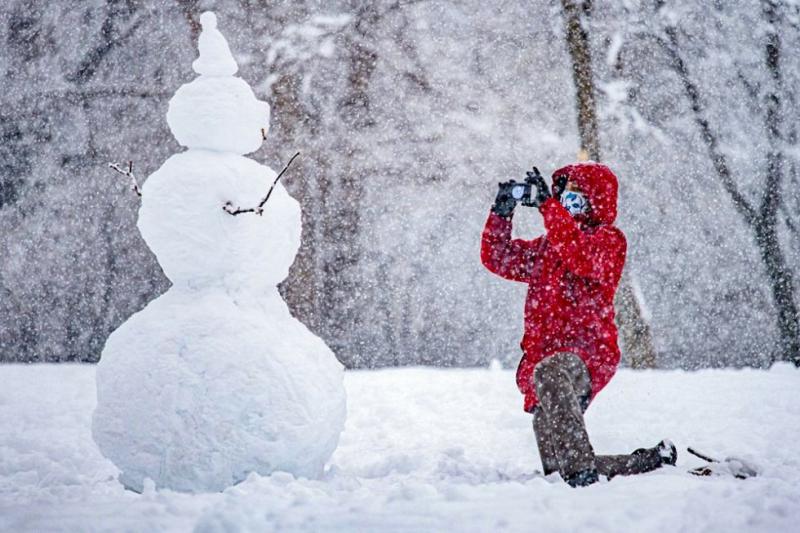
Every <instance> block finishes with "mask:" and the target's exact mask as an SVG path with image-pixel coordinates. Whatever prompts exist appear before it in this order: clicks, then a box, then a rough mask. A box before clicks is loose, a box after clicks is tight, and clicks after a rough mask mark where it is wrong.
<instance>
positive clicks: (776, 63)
mask: <svg viewBox="0 0 800 533" xmlns="http://www.w3.org/2000/svg"><path fill="white" fill-rule="evenodd" d="M760 4H761V12H760V15H761V18H762V21H763V23H764V32H763V40H762V42H763V47H764V48H763V51H762V52H763V56H762V57H763V60H764V63H763V67H764V70H765V72H766V76H765V78H764V79H765V83H764V84H763V87H764V88H763V90H761V88H760V87H748V90H749V91H750V92H752V93H753V94H754V95H755V96H756V97H757V98H760V99H761V105H759V106H758V109H759V112H760V113H761V116H760V120H761V121H763V122H762V126H763V128H764V131H765V133H766V136H765V137H766V144H767V151H766V153H765V157H764V169H763V181H762V186H761V187H760V190H761V198H760V199H759V200H758V202H757V203H753V202H751V201H749V200H748V199H747V198H746V197H745V195H744V194H743V193H742V192H741V190H740V188H739V185H738V180H737V177H736V175H735V172H734V171H733V170H732V169H731V165H730V164H729V163H728V157H726V155H725V153H724V152H723V151H722V149H721V148H720V146H721V142H720V137H721V129H720V128H721V126H722V125H717V128H716V129H715V127H714V125H713V124H712V123H711V120H710V118H709V113H708V110H707V103H706V101H707V100H706V99H705V98H704V97H703V95H702V93H701V88H700V86H699V85H698V83H696V81H695V80H694V79H693V77H692V73H691V72H690V68H689V63H688V59H689V57H688V56H687V54H686V53H685V52H684V50H682V47H681V30H680V28H679V26H678V24H677V22H675V21H674V20H671V19H670V18H669V17H658V16H657V15H658V13H657V12H658V10H659V9H661V8H662V7H663V6H664V2H663V0H658V1H656V2H655V8H656V18H657V19H659V20H662V21H664V22H663V23H662V26H661V27H660V30H659V31H653V30H651V29H649V28H647V29H642V30H637V31H636V32H634V33H633V35H634V36H635V37H638V38H640V39H643V40H647V41H652V42H655V43H656V44H657V45H658V46H659V47H660V49H662V50H663V51H664V53H665V55H666V57H667V60H668V64H669V67H670V68H671V70H672V71H673V72H674V73H675V74H676V75H677V77H678V79H679V81H680V84H681V87H682V88H683V92H684V95H685V97H686V99H687V100H688V103H689V109H690V110H691V116H692V120H693V122H694V123H695V125H696V126H697V128H698V129H699V130H700V138H701V139H702V142H703V144H704V145H705V148H706V150H707V151H708V156H709V158H710V159H711V164H712V167H713V170H714V173H715V174H716V176H717V178H718V179H719V182H720V183H721V185H722V187H723V189H724V190H725V192H727V194H728V196H729V197H730V199H731V202H732V203H733V206H734V208H735V210H736V212H737V213H739V215H740V216H741V217H742V219H743V220H744V222H745V223H746V225H747V226H748V227H749V228H750V230H751V231H752V235H753V237H754V241H755V244H756V247H757V248H758V251H759V256H760V258H761V261H762V263H763V265H764V269H765V272H766V274H767V279H768V281H769V285H770V290H771V295H772V301H773V305H774V307H775V310H776V314H777V325H778V332H779V336H780V341H779V344H780V345H779V351H780V355H779V358H780V359H781V360H783V361H789V362H792V363H794V364H795V365H796V366H800V322H799V321H798V309H797V304H796V302H795V300H794V292H795V285H794V277H793V275H792V270H791V268H790V267H789V265H788V264H787V261H786V256H785V254H784V252H783V250H782V249H781V245H780V240H779V235H778V222H779V218H778V214H779V211H780V210H781V208H782V205H783V199H782V195H781V190H782V187H783V181H784V174H786V173H789V174H790V175H791V172H792V169H793V167H792V165H790V164H788V163H787V158H786V154H785V148H786V146H787V142H792V141H793V138H794V136H795V133H794V129H793V128H790V129H789V133H788V135H787V134H786V133H785V132H784V124H783V107H784V100H785V99H787V96H786V92H785V88H784V85H783V73H782V70H781V58H782V52H781V50H782V49H781V37H780V32H779V30H780V27H781V25H782V24H783V23H784V22H785V20H784V14H783V13H782V11H781V8H780V6H779V3H778V2H775V1H774V0H762V1H761V2H760ZM739 81H740V82H742V83H745V84H748V83H749V82H748V81H747V79H746V78H745V77H744V76H741V75H740V76H739ZM787 137H788V138H787ZM789 229H790V231H791V230H792V227H791V224H790V225H789Z"/></svg>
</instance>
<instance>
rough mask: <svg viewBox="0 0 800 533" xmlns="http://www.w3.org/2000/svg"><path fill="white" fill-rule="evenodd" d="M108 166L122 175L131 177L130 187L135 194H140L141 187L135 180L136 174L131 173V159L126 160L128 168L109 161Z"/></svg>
mask: <svg viewBox="0 0 800 533" xmlns="http://www.w3.org/2000/svg"><path fill="white" fill-rule="evenodd" d="M108 166H109V168H111V169H113V170H116V171H117V172H119V173H120V174H122V175H123V176H128V177H129V178H130V179H131V189H132V190H133V192H135V193H136V196H141V195H142V189H141V188H140V187H139V182H138V181H137V180H136V176H134V175H133V161H128V170H125V169H123V168H122V167H120V166H119V165H118V164H116V163H109V164H108Z"/></svg>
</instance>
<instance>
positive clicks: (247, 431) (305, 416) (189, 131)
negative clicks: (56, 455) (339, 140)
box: [92, 12, 346, 492]
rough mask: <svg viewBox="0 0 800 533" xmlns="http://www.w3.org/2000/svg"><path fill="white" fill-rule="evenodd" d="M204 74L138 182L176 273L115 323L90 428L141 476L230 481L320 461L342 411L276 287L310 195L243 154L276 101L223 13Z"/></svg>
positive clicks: (126, 470) (204, 483)
mask: <svg viewBox="0 0 800 533" xmlns="http://www.w3.org/2000/svg"><path fill="white" fill-rule="evenodd" d="M200 21H201V24H202V27H203V30H202V33H201V35H200V40H199V49H200V56H199V58H198V59H197V60H196V61H195V62H194V63H193V65H192V66H193V68H194V70H195V72H196V73H197V74H199V77H197V78H196V79H195V80H194V81H192V82H191V83H188V84H186V85H183V86H182V87H180V88H179V89H178V91H177V92H176V93H175V96H174V97H173V98H172V99H171V100H170V103H169V111H168V112H167V122H168V123H169V127H170V129H171V130H172V133H173V134H174V135H175V138H176V139H177V140H178V142H179V143H180V144H181V145H183V146H185V147H186V148H188V150H186V151H184V152H183V153H180V154H177V155H173V156H172V157H170V158H169V159H168V160H167V161H166V162H165V163H164V164H163V166H162V167H161V168H160V169H158V170H157V171H156V172H155V173H153V174H152V175H151V176H150V177H149V179H147V181H146V182H145V184H144V187H143V188H142V205H141V208H140V210H139V220H138V226H139V230H140V231H141V234H142V237H143V238H144V240H145V242H146V243H147V244H148V246H149V247H150V248H151V249H152V250H153V252H154V253H155V255H156V257H157V259H158V261H159V263H160V265H161V267H162V268H163V270H164V273H165V274H166V276H167V277H168V278H169V279H170V280H171V281H172V286H171V288H170V289H169V290H168V291H167V292H166V293H164V294H163V295H162V296H160V297H159V298H157V299H155V300H154V301H152V302H150V303H149V304H148V305H147V307H145V308H144V309H143V310H142V311H140V312H139V313H137V314H135V315H134V316H132V317H131V318H130V319H129V320H128V321H127V322H125V323H124V324H122V325H121V326H120V327H119V328H118V329H117V330H116V331H114V332H113V333H112V334H111V336H110V337H109V339H108V341H107V342H106V345H105V347H104V349H103V353H102V358H101V361H100V363H99V364H98V365H97V408H96V410H95V412H94V418H93V425H92V433H93V436H94V439H95V441H96V442H97V445H98V446H99V448H100V451H101V452H102V453H103V455H105V456H106V457H107V458H108V459H110V460H111V461H112V462H113V463H114V464H115V465H116V466H117V467H118V468H119V470H120V476H119V479H120V481H121V482H122V483H123V484H124V485H125V486H126V487H128V488H130V489H132V490H135V491H141V490H142V489H143V486H144V483H145V480H146V479H147V478H149V479H151V480H152V481H153V482H154V484H155V485H156V486H157V487H165V488H170V489H173V490H179V491H186V492H199V491H220V490H223V489H225V488H226V487H229V486H231V485H232V484H235V483H237V482H239V481H241V480H243V479H244V478H245V477H246V476H247V475H248V473H250V472H257V473H259V474H269V473H271V472H273V471H276V470H281V471H286V472H290V473H292V474H294V475H295V476H302V477H316V476H319V475H320V474H321V473H322V471H323V467H324V465H325V463H326V461H327V460H328V459H329V458H330V456H331V454H332V453H333V451H334V449H335V448H336V445H337V443H338V439H339V434H340V433H341V431H342V429H343V426H344V420H345V412H346V408H345V392H344V386H343V370H342V366H341V364H340V363H339V362H338V361H337V360H336V358H335V356H334V354H333V352H331V350H330V349H329V348H328V346H326V345H325V343H324V342H323V341H322V340H321V339H320V338H318V337H316V336H315V335H314V334H312V333H311V332H310V331H309V330H308V329H307V328H306V327H305V326H304V325H303V324H301V323H300V322H298V321H297V320H296V319H295V318H294V317H292V315H291V314H290V312H289V309H288V307H287V305H286V303H285V302H284V301H283V299H282V298H281V296H280V294H279V292H278V289H277V284H278V283H280V281H281V280H283V279H284V278H285V277H286V276H287V274H288V272H289V267H290V266H291V264H292V262H293V261H294V257H295V254H296V253H297V250H298V248H299V246H300V231H301V223H300V206H299V204H298V203H297V202H296V201H295V200H294V199H293V198H291V197H290V196H289V194H288V193H287V192H286V190H285V189H284V188H283V186H282V185H281V184H280V183H278V184H277V185H276V186H275V188H274V190H273V191H272V194H271V196H270V198H269V201H268V202H267V203H266V204H265V205H264V206H263V213H260V214H257V213H242V214H239V215H237V216H233V215H232V214H230V212H228V211H226V210H225V209H223V206H225V205H251V204H254V203H257V202H258V200H259V199H260V198H263V197H264V195H265V193H266V192H267V190H268V189H269V188H270V186H271V185H272V183H273V181H274V179H275V177H276V174H275V172H273V171H272V170H271V169H269V168H267V167H265V166H263V165H261V164H259V163H257V162H255V161H253V160H251V159H248V158H246V157H243V154H247V153H250V152H253V151H255V150H256V149H258V147H259V146H260V145H261V143H262V140H263V133H262V131H261V130H262V128H264V127H265V126H266V125H267V124H268V123H269V106H268V105H267V104H266V103H265V102H261V101H259V100H257V99H256V97H255V95H254V94H253V91H252V90H251V89H250V87H249V85H248V84H247V83H246V82H245V81H243V80H242V79H241V78H238V77H235V76H234V74H235V73H236V71H237V68H238V67H237V64H236V62H235V60H234V59H233V56H232V55H231V52H230V49H229V48H228V44H227V42H226V41H225V38H224V37H223V36H222V34H221V33H220V32H219V30H217V27H216V26H217V21H216V17H215V16H214V14H213V13H210V12H207V13H204V14H203V15H202V17H201V18H200Z"/></svg>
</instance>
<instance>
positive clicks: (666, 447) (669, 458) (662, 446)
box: [656, 439, 678, 466]
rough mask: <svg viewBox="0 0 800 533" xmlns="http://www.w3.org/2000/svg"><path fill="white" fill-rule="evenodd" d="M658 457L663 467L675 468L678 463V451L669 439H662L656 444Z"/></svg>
mask: <svg viewBox="0 0 800 533" xmlns="http://www.w3.org/2000/svg"><path fill="white" fill-rule="evenodd" d="M656 450H658V455H659V456H661V463H662V464H665V465H670V466H675V463H677V462H678V449H677V448H676V447H675V445H674V444H673V443H672V441H671V440H669V439H664V440H662V441H661V442H659V443H658V444H656Z"/></svg>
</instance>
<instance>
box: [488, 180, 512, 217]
mask: <svg viewBox="0 0 800 533" xmlns="http://www.w3.org/2000/svg"><path fill="white" fill-rule="evenodd" d="M513 186H514V182H513V181H504V182H502V183H498V184H497V197H496V198H495V199H494V204H493V205H492V212H493V213H496V214H498V215H500V216H501V217H503V218H510V217H511V215H512V214H514V208H515V207H517V200H516V199H515V198H514V197H513V196H512V195H511V188H512V187H513Z"/></svg>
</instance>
